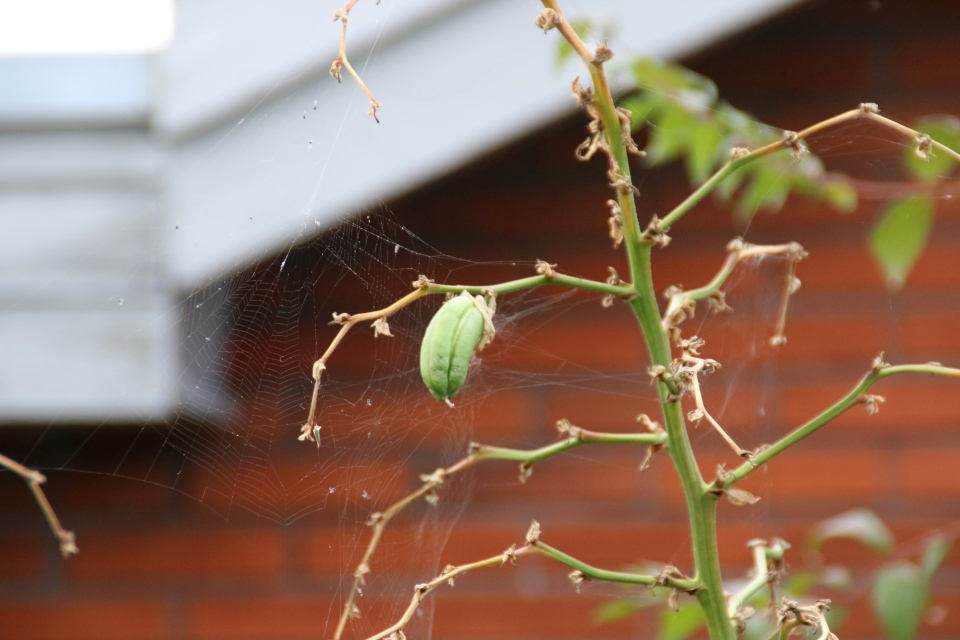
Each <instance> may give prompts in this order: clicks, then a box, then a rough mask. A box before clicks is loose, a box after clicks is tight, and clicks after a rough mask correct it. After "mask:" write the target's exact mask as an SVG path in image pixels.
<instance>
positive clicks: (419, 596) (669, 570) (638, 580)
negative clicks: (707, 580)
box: [336, 520, 700, 640]
mask: <svg viewBox="0 0 960 640" xmlns="http://www.w3.org/2000/svg"><path fill="white" fill-rule="evenodd" d="M540 533H541V532H540V524H539V523H538V522H537V521H536V520H534V521H533V523H532V524H531V525H530V529H529V530H528V531H527V536H526V542H527V544H526V546H523V547H520V548H519V549H517V548H516V545H513V546H512V547H510V548H509V549H507V550H506V551H504V552H503V553H501V554H499V555H495V556H492V557H490V558H486V559H484V560H479V561H477V562H471V563H469V564H463V565H459V566H453V565H447V566H446V567H444V569H443V571H441V572H440V575H438V576H437V577H436V578H434V579H433V580H431V581H430V582H424V583H422V584H418V585H416V586H415V587H414V592H413V599H412V600H411V601H410V604H409V606H407V610H406V611H404V613H403V615H402V616H401V617H400V619H399V620H398V621H397V622H395V623H394V624H393V625H391V626H389V627H387V628H386V629H384V630H383V631H380V632H378V633H375V634H374V635H372V636H370V637H369V638H367V640H382V638H388V637H389V638H391V639H394V640H402V638H403V628H404V627H405V626H406V625H407V623H409V622H410V620H412V619H413V616H414V614H415V613H416V611H417V609H418V608H419V607H420V603H421V602H423V600H424V598H425V597H426V596H427V594H428V593H430V592H431V591H433V590H434V589H436V588H437V587H439V586H440V585H441V584H443V583H444V582H447V583H448V584H449V585H450V586H451V587H452V586H453V580H454V578H457V577H459V576H461V575H463V574H465V573H468V572H470V571H473V570H475V569H482V568H484V567H491V566H493V565H497V564H499V565H500V566H501V567H502V566H504V565H505V564H506V563H507V562H510V563H511V564H513V563H514V562H515V561H516V559H517V558H519V557H521V556H525V555H530V554H531V553H539V554H541V555H544V556H546V557H548V558H551V559H552V560H556V561H557V562H559V563H561V564H565V565H567V566H568V567H573V568H574V569H576V570H575V571H574V572H573V573H571V574H570V580H571V581H572V582H573V584H574V586H576V587H577V588H578V589H579V588H580V585H581V584H582V583H583V582H585V581H587V580H603V581H607V582H620V583H627V584H642V585H646V586H650V587H667V588H669V589H673V590H674V591H675V592H684V593H694V592H696V591H697V590H698V589H699V588H700V583H699V581H697V580H696V579H694V578H688V577H686V576H684V575H683V574H681V573H680V572H679V571H678V570H677V568H676V567H670V566H667V567H664V569H663V571H661V572H660V573H659V574H657V575H646V574H640V573H627V572H621V571H607V570H605V569H598V568H596V567H593V566H591V565H588V564H586V563H584V562H581V561H580V560H577V559H576V558H574V557H572V556H569V555H567V554H565V553H563V552H562V551H559V550H557V549H554V548H553V547H551V546H549V545H546V544H544V543H543V542H540ZM336 637H337V638H339V635H338V636H336Z"/></svg>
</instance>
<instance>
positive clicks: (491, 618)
mask: <svg viewBox="0 0 960 640" xmlns="http://www.w3.org/2000/svg"><path fill="white" fill-rule="evenodd" d="M602 602H603V599H601V598H596V597H587V596H581V597H573V596H569V595H566V596H559V595H557V594H555V593H553V594H550V595H549V596H548V595H547V594H544V595H543V596H540V597H537V596H522V597H505V596H493V597H487V598H469V599H466V598H457V597H456V595H455V593H452V592H442V593H441V594H440V597H438V598H437V607H436V613H435V617H434V632H435V633H436V634H437V636H438V637H445V638H451V637H456V638H491V637H514V638H557V637H561V638H576V637H587V636H588V635H595V634H597V633H598V631H597V629H596V628H594V625H593V622H592V621H593V615H594V613H595V611H596V610H597V608H599V606H600V604H601V603H602ZM640 619H641V620H644V621H646V622H648V623H649V622H651V616H644V615H641V616H640ZM631 622H632V623H633V624H637V621H631ZM614 629H616V627H614ZM603 631H606V632H607V633H610V631H611V629H607V628H604V629H603Z"/></svg>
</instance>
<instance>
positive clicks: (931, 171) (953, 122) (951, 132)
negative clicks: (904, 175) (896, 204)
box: [903, 116, 960, 182]
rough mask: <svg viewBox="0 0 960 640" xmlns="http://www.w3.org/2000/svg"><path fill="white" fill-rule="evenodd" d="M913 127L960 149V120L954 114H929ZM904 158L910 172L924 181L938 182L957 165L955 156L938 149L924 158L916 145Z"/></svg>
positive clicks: (942, 142)
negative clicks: (919, 153)
mask: <svg viewBox="0 0 960 640" xmlns="http://www.w3.org/2000/svg"><path fill="white" fill-rule="evenodd" d="M913 128H914V129H916V130H917V131H919V132H921V133H925V134H927V135H928V136H930V137H931V138H933V139H934V140H936V141H937V142H939V143H940V144H942V145H945V146H947V147H949V148H951V149H953V150H954V151H957V150H958V149H960V120H957V119H956V118H955V117H953V116H928V117H926V118H922V119H920V120H918V121H917V122H916V123H914V127H913ZM903 160H904V164H905V165H906V167H907V170H908V171H909V172H910V174H911V175H913V177H914V178H916V179H917V180H922V181H924V182H936V181H937V180H939V179H941V178H944V177H946V176H948V175H949V174H950V172H951V171H953V169H954V168H955V167H956V161H954V159H953V158H951V157H950V156H949V155H947V154H946V153H945V152H943V151H937V150H936V149H934V150H933V151H931V152H930V153H928V154H927V158H926V160H924V159H922V158H921V157H920V156H919V155H918V154H917V150H916V147H912V148H910V149H908V150H907V151H906V152H904V156H903Z"/></svg>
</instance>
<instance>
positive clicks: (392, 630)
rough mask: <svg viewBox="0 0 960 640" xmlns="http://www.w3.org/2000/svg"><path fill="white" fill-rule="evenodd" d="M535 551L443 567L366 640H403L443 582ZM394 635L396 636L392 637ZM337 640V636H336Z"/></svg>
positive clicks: (512, 552)
mask: <svg viewBox="0 0 960 640" xmlns="http://www.w3.org/2000/svg"><path fill="white" fill-rule="evenodd" d="M534 551H536V549H534V548H533V547H532V546H530V545H528V546H525V547H520V548H519V549H517V548H516V545H514V546H512V547H510V548H509V549H507V550H506V551H504V552H503V553H501V554H500V555H496V556H493V557H490V558H486V559H485V560H479V561H477V562H471V563H470V564H463V565H460V566H458V567H453V566H448V567H445V568H444V570H443V572H442V573H441V574H440V575H439V576H437V577H436V578H434V579H433V580H431V581H430V582H425V583H422V584H418V585H417V586H415V587H414V588H413V600H411V601H410V605H409V606H408V607H407V610H406V611H404V612H403V615H402V616H401V617H400V619H399V620H398V621H397V622H396V623H394V624H393V625H392V626H390V627H387V628H386V629H384V630H383V631H380V632H379V633H375V634H374V635H372V636H370V637H369V638H367V640H381V638H386V637H388V636H390V637H392V638H396V639H397V640H399V639H401V638H403V628H404V627H405V626H407V623H408V622H410V620H411V619H413V615H414V614H415V613H416V612H417V609H418V608H419V607H420V603H421V602H423V599H424V598H426V596H427V594H428V593H430V592H431V591H433V590H434V589H436V588H437V587H439V586H440V585H441V584H443V583H444V582H449V583H450V584H451V585H452V584H453V579H454V578H456V577H458V576H461V575H463V574H465V573H469V572H470V571H473V570H475V569H482V568H484V567H491V566H493V565H495V564H499V565H500V566H503V565H504V564H506V563H507V562H511V563H512V562H513V561H514V560H515V559H516V558H518V557H519V556H525V555H528V554H531V553H533V552H534ZM394 634H396V635H394ZM337 637H338V638H339V635H338V636H337Z"/></svg>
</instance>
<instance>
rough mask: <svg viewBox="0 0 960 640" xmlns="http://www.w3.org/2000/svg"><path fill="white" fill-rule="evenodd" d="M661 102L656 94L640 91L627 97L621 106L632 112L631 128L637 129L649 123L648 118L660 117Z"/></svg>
mask: <svg viewBox="0 0 960 640" xmlns="http://www.w3.org/2000/svg"><path fill="white" fill-rule="evenodd" d="M659 103H660V100H659V98H658V97H657V96H656V95H653V94H649V93H638V94H636V95H632V96H630V97H629V98H625V99H624V100H623V101H622V102H621V103H620V108H621V109H626V110H627V111H629V112H630V118H631V119H630V128H631V129H632V130H633V131H636V130H638V129H640V128H641V127H643V126H644V125H645V124H647V121H648V120H654V119H656V118H657V117H658V114H657V110H658V109H659V107H660V104H659Z"/></svg>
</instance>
